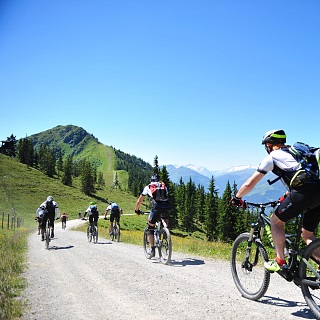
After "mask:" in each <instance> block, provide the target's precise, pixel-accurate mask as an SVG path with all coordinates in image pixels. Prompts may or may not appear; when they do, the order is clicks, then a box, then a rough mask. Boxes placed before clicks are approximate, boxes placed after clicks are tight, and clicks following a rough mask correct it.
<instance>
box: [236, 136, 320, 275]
mask: <svg viewBox="0 0 320 320" xmlns="http://www.w3.org/2000/svg"><path fill="white" fill-rule="evenodd" d="M262 144H263V145H264V146H265V149H266V151H267V153H268V155H267V156H266V157H265V158H264V159H263V160H262V161H261V163H260V165H259V166H258V169H257V171H255V172H254V173H253V174H252V176H251V177H250V178H249V179H248V180H247V181H246V182H245V183H244V184H243V185H242V186H241V187H240V189H239V190H238V192H237V194H236V195H235V197H234V198H232V199H231V204H233V205H236V206H245V201H243V200H242V197H243V196H245V195H246V194H248V193H249V192H250V191H251V190H252V189H253V188H254V187H255V186H256V184H257V183H258V182H259V181H260V180H261V179H262V178H263V177H264V176H265V174H266V173H267V172H269V171H272V172H273V173H274V174H275V175H277V176H278V177H280V180H281V181H282V183H283V184H284V186H285V188H286V189H287V191H286V193H285V194H284V195H283V196H282V197H280V199H279V200H280V204H279V205H278V207H277V208H276V210H275V213H274V214H273V215H272V216H271V217H270V221H271V232H272V238H273V242H274V244H275V249H276V254H277V257H276V260H275V261H272V260H271V261H268V262H266V263H265V268H266V269H268V270H269V271H278V270H280V268H286V266H287V265H286V261H285V256H284V243H285V230H284V225H285V223H286V222H287V221H289V220H291V219H293V218H294V217H297V216H298V215H299V214H300V213H302V212H305V215H304V220H303V229H302V238H303V240H304V241H305V242H306V244H309V243H310V242H312V241H313V240H314V239H315V238H316V237H315V230H316V228H317V226H318V224H319V222H320V183H319V182H314V181H313V182H306V183H305V184H303V185H302V186H300V187H295V188H293V187H290V181H291V179H292V177H293V176H294V174H295V173H296V172H297V171H298V170H299V169H301V165H300V164H299V163H298V162H297V161H296V160H295V159H294V158H293V156H292V155H291V154H290V153H289V152H288V151H287V150H288V147H289V146H287V145H286V134H285V132H284V131H283V130H270V131H268V132H266V133H265V135H264V136H263V139H262Z"/></svg>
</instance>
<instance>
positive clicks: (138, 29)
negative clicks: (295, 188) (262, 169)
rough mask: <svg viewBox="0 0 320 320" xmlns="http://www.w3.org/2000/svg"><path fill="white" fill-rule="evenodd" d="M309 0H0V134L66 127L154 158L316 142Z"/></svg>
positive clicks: (203, 161)
mask: <svg viewBox="0 0 320 320" xmlns="http://www.w3.org/2000/svg"><path fill="white" fill-rule="evenodd" d="M319 13H320V1H318V0H310V1H302V0H301V1H295V0H290V1H286V0H284V1H272V0H268V1H256V0H252V1H246V0H242V1H232V0H230V1H228V0H225V1H222V0H219V1H215V0H210V1H206V0H203V1H202V0H200V1H198V0H171V1H166V0H164V1H150V0H149V1H142V0H130V1H129V0H123V1H122V0H90V1H88V0H86V1H84V0H67V1H65V0H54V1H53V0H51V1H50V0H46V1H43V0H32V1H30V0H28V1H27V0H15V1H12V0H2V1H1V2H0V106H1V115H0V117H1V125H0V138H1V139H5V138H6V137H8V136H10V135H11V134H12V133H13V134H14V135H15V136H16V138H17V139H19V138H22V137H25V136H27V135H32V134H35V133H38V132H41V131H44V130H47V129H50V128H52V127H55V126H57V125H68V124H73V125H77V126H80V127H82V128H84V129H85V130H87V131H88V132H89V133H92V134H93V135H94V136H95V137H97V138H98V139H99V141H101V142H102V143H104V144H106V145H112V146H113V147H115V148H117V149H120V150H122V151H124V152H127V153H130V154H133V155H136V156H138V157H140V158H142V159H144V160H145V161H148V162H150V163H151V164H153V160H154V157H155V155H157V156H158V158H159V164H160V165H164V164H194V165H198V166H205V167H207V168H208V169H210V170H220V169H226V168H229V167H232V166H238V165H244V164H251V165H258V164H259V163H260V161H261V159H262V158H263V157H264V156H265V151H264V148H263V146H262V145H261V139H262V136H263V134H264V133H265V132H266V131H268V130H270V129H278V128H282V129H284V130H285V131H286V132H287V135H288V142H289V143H293V142H295V141H304V142H307V143H309V144H310V145H314V146H319V145H320V134H319V126H318V119H319V118H320V108H319V103H320V90H319V89H320V88H319V85H320V62H319V57H320V37H319V30H320V19H319Z"/></svg>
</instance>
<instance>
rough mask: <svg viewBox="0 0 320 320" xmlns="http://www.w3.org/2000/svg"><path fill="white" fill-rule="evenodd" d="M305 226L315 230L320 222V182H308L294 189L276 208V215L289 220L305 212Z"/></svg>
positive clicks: (309, 229) (311, 230)
mask: <svg viewBox="0 0 320 320" xmlns="http://www.w3.org/2000/svg"><path fill="white" fill-rule="evenodd" d="M304 211H305V214H304V219H303V224H302V226H303V228H304V229H306V230H308V231H310V232H314V231H315V230H316V228H317V226H318V224H319V222H320V184H315V183H313V184H306V185H304V186H302V187H301V188H299V190H292V191H291V192H290V194H289V195H288V196H287V197H286V198H285V199H284V200H283V201H282V202H281V203H280V205H279V206H278V207H277V208H276V210H275V215H276V216H277V217H278V218H279V219H280V220H281V221H283V222H287V221H289V220H291V219H293V218H295V217H297V216H298V215H299V214H300V213H302V212H304Z"/></svg>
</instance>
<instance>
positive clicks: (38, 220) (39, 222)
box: [34, 216, 42, 235]
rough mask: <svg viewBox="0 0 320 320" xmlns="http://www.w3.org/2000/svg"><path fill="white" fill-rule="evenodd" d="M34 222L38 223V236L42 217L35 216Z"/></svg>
mask: <svg viewBox="0 0 320 320" xmlns="http://www.w3.org/2000/svg"><path fill="white" fill-rule="evenodd" d="M34 220H36V221H37V222H38V235H40V232H41V225H42V217H37V216H35V218H34Z"/></svg>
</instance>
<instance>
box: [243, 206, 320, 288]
mask: <svg viewBox="0 0 320 320" xmlns="http://www.w3.org/2000/svg"><path fill="white" fill-rule="evenodd" d="M275 204H276V202H267V203H262V204H255V203H250V202H247V205H248V206H251V207H255V208H257V209H258V210H257V211H258V221H257V222H253V223H252V224H251V229H250V233H249V234H250V235H249V241H248V246H250V244H251V243H252V241H254V240H256V239H257V238H258V239H260V241H261V243H262V245H263V246H266V245H265V243H264V242H263V241H262V240H263V235H264V232H265V228H266V225H268V226H271V223H270V218H269V216H267V214H266V213H265V209H266V207H268V206H270V207H275ZM259 209H260V210H259ZM303 216H304V213H302V214H301V215H299V216H298V217H297V218H296V222H297V227H296V233H293V234H287V233H286V234H285V237H286V240H285V244H286V248H288V249H289V252H288V255H289V261H288V270H289V272H281V271H279V272H278V274H279V275H281V276H282V277H283V278H284V279H286V280H287V281H292V280H293V281H294V283H295V284H296V285H300V284H301V282H302V281H303V282H305V281H307V280H305V279H300V277H299V272H298V269H299V262H300V260H303V261H304V262H305V263H306V264H307V265H308V267H310V268H311V266H310V264H309V262H308V261H307V260H306V259H304V258H303V252H304V249H305V248H300V247H299V244H300V241H301V230H302V221H303ZM269 232H271V231H269ZM270 235H271V234H270ZM272 245H273V243H271V246H268V247H269V248H270V247H272ZM257 260H258V252H257V254H256V258H255V263H257ZM315 275H316V276H317V278H318V279H319V280H320V276H319V275H318V273H317V272H316V270H315Z"/></svg>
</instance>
